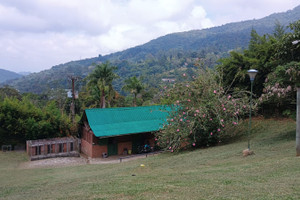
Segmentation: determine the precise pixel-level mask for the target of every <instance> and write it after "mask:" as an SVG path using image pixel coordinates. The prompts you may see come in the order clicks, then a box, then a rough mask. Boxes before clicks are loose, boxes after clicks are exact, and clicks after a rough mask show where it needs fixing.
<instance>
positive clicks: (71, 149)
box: [70, 142, 74, 151]
mask: <svg viewBox="0 0 300 200" xmlns="http://www.w3.org/2000/svg"><path fill="white" fill-rule="evenodd" d="M70 151H74V144H73V142H71V143H70Z"/></svg>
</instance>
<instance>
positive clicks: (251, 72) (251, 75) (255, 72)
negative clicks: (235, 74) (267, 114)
mask: <svg viewBox="0 0 300 200" xmlns="http://www.w3.org/2000/svg"><path fill="white" fill-rule="evenodd" d="M257 72H258V71H257V70H256V69H250V70H248V75H249V76H250V82H251V94H250V95H251V96H250V112H249V128H248V150H250V130H251V111H252V90H253V81H254V79H255V76H256V74H257Z"/></svg>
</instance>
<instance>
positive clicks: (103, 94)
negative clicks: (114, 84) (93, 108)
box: [101, 90, 105, 108]
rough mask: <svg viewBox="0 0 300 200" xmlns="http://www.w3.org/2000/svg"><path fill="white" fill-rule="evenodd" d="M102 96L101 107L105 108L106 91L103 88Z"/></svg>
mask: <svg viewBox="0 0 300 200" xmlns="http://www.w3.org/2000/svg"><path fill="white" fill-rule="evenodd" d="M101 93H102V96H101V108H105V91H104V90H102V92H101Z"/></svg>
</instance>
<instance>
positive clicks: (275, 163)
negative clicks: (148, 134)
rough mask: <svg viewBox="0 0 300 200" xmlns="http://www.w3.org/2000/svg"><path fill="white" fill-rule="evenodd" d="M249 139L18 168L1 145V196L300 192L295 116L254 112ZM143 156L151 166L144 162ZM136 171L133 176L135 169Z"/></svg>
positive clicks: (275, 195)
mask: <svg viewBox="0 0 300 200" xmlns="http://www.w3.org/2000/svg"><path fill="white" fill-rule="evenodd" d="M253 129H254V131H253V134H252V137H251V148H252V150H254V152H255V155H252V156H248V157H243V156H242V150H244V149H246V148H247V139H245V138H244V139H241V140H239V141H237V142H235V143H232V144H227V145H221V146H217V147H211V148H207V149H198V150H195V151H188V152H182V153H178V154H172V153H164V154H160V155H157V156H150V157H148V158H143V159H138V160H133V161H129V162H123V163H118V164H104V165H82V166H71V167H60V168H40V169H20V168H19V167H18V166H19V164H20V163H21V162H24V161H26V160H27V157H26V155H25V153H18V152H5V153H2V152H0V199H300V158H299V157H296V156H295V155H296V150H295V132H296V123H295V122H294V121H292V120H274V119H268V120H263V119H255V120H254V123H253ZM140 164H144V165H145V167H141V166H140ZM133 175H135V176H133Z"/></svg>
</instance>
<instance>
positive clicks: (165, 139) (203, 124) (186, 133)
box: [156, 70, 249, 152]
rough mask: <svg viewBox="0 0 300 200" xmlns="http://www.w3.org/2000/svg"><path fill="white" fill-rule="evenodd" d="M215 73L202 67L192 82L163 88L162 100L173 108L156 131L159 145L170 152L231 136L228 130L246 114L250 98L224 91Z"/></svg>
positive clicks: (211, 142)
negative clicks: (163, 124) (161, 127)
mask: <svg viewBox="0 0 300 200" xmlns="http://www.w3.org/2000/svg"><path fill="white" fill-rule="evenodd" d="M183 76H186V74H184V75H183ZM218 76H219V75H218V74H217V73H216V72H214V71H212V70H202V71H201V72H200V75H199V76H198V78H196V77H193V78H194V80H193V81H191V82H185V83H179V84H175V85H173V87H171V88H170V89H167V90H166V92H165V94H164V96H165V97H164V103H167V104H172V105H173V107H174V109H173V112H172V113H170V116H169V119H168V122H167V123H166V124H165V126H164V129H163V130H161V131H160V132H159V133H158V134H157V137H156V140H157V144H158V145H159V146H160V147H162V148H165V149H169V150H170V151H172V152H173V151H177V150H179V149H182V148H189V147H200V146H209V145H215V144H218V143H219V142H221V141H223V140H226V139H228V138H231V137H232V136H233V135H231V132H230V131H229V130H231V128H232V127H234V126H237V125H238V124H239V121H240V119H241V117H242V116H245V115H246V114H247V113H248V111H249V99H248V97H247V95H246V94H245V93H243V92H236V93H234V94H226V91H225V90H224V88H222V86H221V84H220V83H219V82H218V80H220V78H219V77H218Z"/></svg>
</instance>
